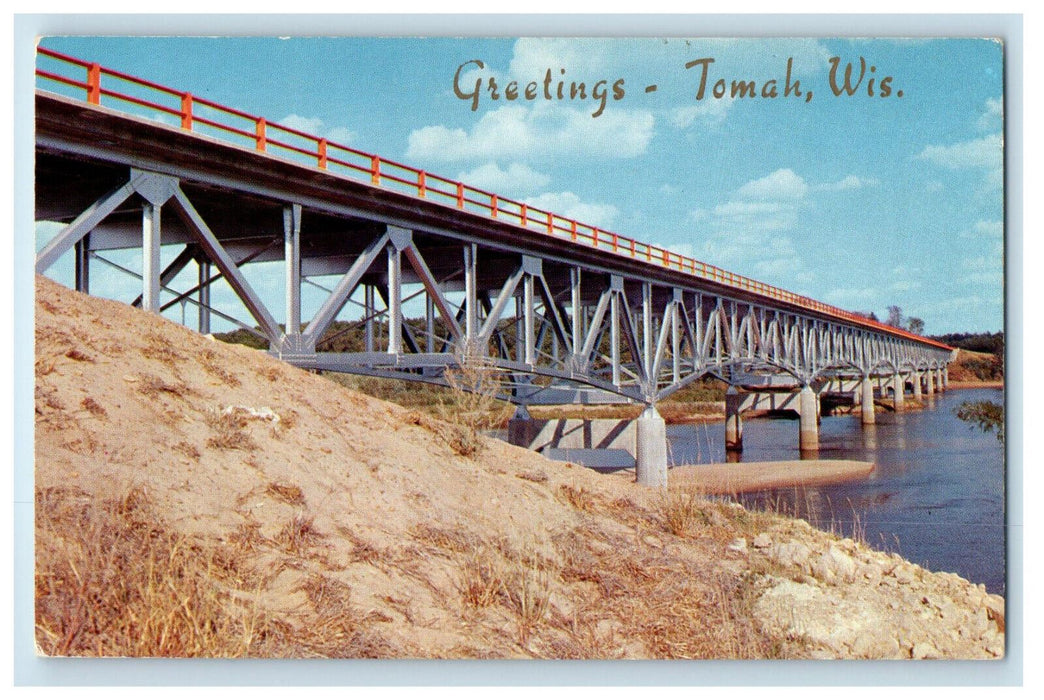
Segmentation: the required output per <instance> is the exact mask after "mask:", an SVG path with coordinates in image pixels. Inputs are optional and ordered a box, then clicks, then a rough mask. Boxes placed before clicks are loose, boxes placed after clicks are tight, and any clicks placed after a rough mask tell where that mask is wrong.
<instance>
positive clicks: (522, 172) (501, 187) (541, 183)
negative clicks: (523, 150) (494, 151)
mask: <svg viewBox="0 0 1044 700" xmlns="http://www.w3.org/2000/svg"><path fill="white" fill-rule="evenodd" d="M457 179H458V180H460V181H461V182H466V183H468V184H469V185H472V186H473V187H478V188H479V189H484V190H490V191H492V192H498V193H500V192H503V193H505V194H507V193H524V192H532V191H533V190H539V189H540V188H542V187H546V186H547V183H549V182H550V181H551V178H550V177H548V176H547V175H545V174H543V173H538V172H537V171H535V170H533V169H532V168H530V167H529V166H528V165H524V164H522V163H511V164H510V165H508V167H507V170H504V169H503V168H501V167H500V166H499V165H497V164H496V163H484V164H482V165H480V166H478V167H477V168H472V169H471V170H469V171H467V172H462V173H460V174H458V175H457Z"/></svg>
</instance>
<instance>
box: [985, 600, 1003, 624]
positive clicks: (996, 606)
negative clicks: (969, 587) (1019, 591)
mask: <svg viewBox="0 0 1044 700" xmlns="http://www.w3.org/2000/svg"><path fill="white" fill-rule="evenodd" d="M985 602H986V615H987V616H988V617H989V619H990V620H992V621H993V622H994V623H995V624H996V625H997V630H998V631H999V632H1003V631H1004V599H1003V598H1001V597H1000V596H999V595H988V596H986V601H985Z"/></svg>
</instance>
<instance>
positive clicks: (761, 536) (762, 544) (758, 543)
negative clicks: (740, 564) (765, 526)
mask: <svg viewBox="0 0 1044 700" xmlns="http://www.w3.org/2000/svg"><path fill="white" fill-rule="evenodd" d="M753 544H754V548H755V549H765V548H766V547H768V546H769V545H771V544H772V538H771V537H769V534H768V533H767V532H760V533H758V535H757V537H755V538H754V543H753Z"/></svg>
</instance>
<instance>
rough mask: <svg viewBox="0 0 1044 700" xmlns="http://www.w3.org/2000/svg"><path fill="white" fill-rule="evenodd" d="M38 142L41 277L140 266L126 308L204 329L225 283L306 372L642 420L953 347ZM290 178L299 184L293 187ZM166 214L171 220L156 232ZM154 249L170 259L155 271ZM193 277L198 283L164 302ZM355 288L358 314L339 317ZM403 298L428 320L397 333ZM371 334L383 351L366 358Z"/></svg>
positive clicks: (630, 270) (539, 247) (372, 200)
mask: <svg viewBox="0 0 1044 700" xmlns="http://www.w3.org/2000/svg"><path fill="white" fill-rule="evenodd" d="M45 102H46V101H45ZM47 124H48V125H49V127H48V129H45V130H43V133H40V134H39V136H38V148H39V149H42V150H41V151H40V153H41V154H43V155H44V157H43V158H42V159H40V160H41V163H42V166H41V168H40V169H39V170H38V173H37V178H38V189H40V191H42V192H44V193H46V196H47V198H46V201H42V202H39V203H38V216H45V217H46V216H55V217H56V218H58V219H60V220H61V221H66V222H68V223H67V224H66V226H65V227H64V228H63V229H62V230H61V231H60V233H58V235H57V236H56V237H55V238H54V239H53V240H52V241H50V242H49V243H48V244H47V245H46V246H45V247H44V248H43V249H42V250H41V252H40V253H39V254H38V256H37V262H36V268H37V271H38V272H44V271H46V270H47V269H48V268H50V267H51V266H52V265H53V264H54V263H55V262H56V261H57V260H58V259H59V258H61V257H62V256H63V255H65V254H67V253H68V254H70V255H74V256H75V258H76V266H75V270H76V279H77V282H76V284H77V287H78V288H81V289H82V290H84V291H87V290H88V289H89V287H88V282H87V280H88V279H89V273H88V267H89V263H90V261H91V260H92V259H95V256H97V255H98V253H99V251H105V250H109V249H111V248H114V247H127V246H131V247H137V248H140V249H141V250H142V252H143V254H144V261H145V262H144V265H143V270H142V274H141V275H140V276H139V277H140V278H141V284H142V288H141V289H142V290H141V294H140V295H138V296H137V297H136V298H134V299H129V300H128V301H130V302H132V303H136V304H141V305H142V306H143V307H144V308H147V309H150V310H154V311H159V310H161V309H162V308H166V307H169V306H170V305H171V304H176V303H179V302H185V301H191V303H193V304H194V305H197V306H198V307H199V308H200V309H201V311H200V317H199V326H200V330H204V328H206V329H209V320H210V314H211V313H214V314H217V315H218V316H219V317H225V315H224V314H222V313H219V312H218V311H216V310H214V309H212V308H211V306H210V298H211V294H212V288H213V286H214V285H215V284H218V283H221V284H227V285H229V287H231V289H232V290H233V291H234V292H235V294H236V296H237V297H238V298H239V299H240V300H241V301H242V302H243V305H244V307H245V308H246V309H247V311H248V312H249V313H250V315H251V317H252V318H251V322H250V323H248V324H246V325H247V326H253V327H256V328H257V332H258V333H259V334H260V335H261V336H262V337H264V338H265V339H266V340H267V341H268V345H269V351H270V352H271V353H272V354H274V355H276V356H279V357H282V358H283V359H285V360H287V361H289V362H291V363H293V364H296V365H299V366H301V367H306V368H313V369H327V370H333V371H342V372H356V373H360V374H368V375H375V376H388V377H399V378H404V379H410V380H416V381H425V382H435V383H445V382H446V379H445V371H446V370H447V368H453V367H460V366H464V365H468V364H471V363H478V364H479V365H480V366H482V367H484V368H489V369H491V370H492V371H496V372H498V373H501V374H502V375H503V376H504V378H505V386H506V387H508V388H509V390H510V392H511V394H510V395H509V396H508V398H509V399H510V400H512V401H515V402H516V403H520V404H525V403H529V402H531V401H535V400H539V398H540V395H541V394H547V393H552V392H553V390H555V389H556V388H578V387H579V388H582V387H586V388H588V389H589V390H592V391H597V392H610V393H614V394H617V395H618V396H620V397H621V399H622V400H628V401H638V402H644V403H649V404H651V403H655V402H656V401H658V400H661V399H662V398H664V397H666V396H668V395H670V394H671V393H673V392H675V391H677V390H678V389H680V388H682V387H684V386H687V385H688V384H690V383H692V382H693V381H696V380H697V379H699V378H700V377H703V376H706V375H715V376H719V377H724V378H727V379H729V380H730V381H732V380H733V378H734V377H743V376H750V375H754V374H760V375H766V374H782V375H787V376H789V377H791V378H792V379H793V382H794V383H795V385H800V386H808V385H810V384H813V383H817V382H824V381H826V380H828V379H830V378H833V377H864V378H865V377H871V376H877V375H888V376H894V375H897V374H912V373H918V372H924V371H928V370H936V369H938V368H942V367H945V365H946V364H947V363H948V362H949V361H950V359H951V358H950V351H949V350H948V349H946V348H944V347H941V346H939V345H938V344H934V343H932V342H931V341H927V340H924V341H923V342H922V341H919V340H917V339H914V338H910V337H908V335H909V334H904V335H898V334H891V333H889V332H888V330H887V329H877V328H869V327H865V326H862V325H860V324H858V323H855V322H851V321H848V320H845V319H841V318H835V317H833V316H831V315H830V314H826V313H820V312H817V311H815V310H807V309H801V308H797V307H795V306H794V305H793V304H790V303H786V302H783V301H779V300H776V299H773V298H770V297H768V296H759V295H758V294H756V293H753V292H750V291H749V290H740V289H731V288H729V287H728V286H727V285H725V284H721V283H718V282H714V281H709V280H706V279H703V278H699V277H696V276H694V275H685V274H682V273H680V272H678V271H676V270H673V271H672V270H669V269H665V268H663V267H657V266H656V265H654V264H651V263H647V262H644V261H635V260H628V259H625V258H623V257H613V256H606V255H592V251H591V250H590V249H589V248H585V247H583V246H578V245H573V244H570V243H569V242H568V241H561V242H558V243H557V244H555V245H549V242H548V240H547V237H546V236H544V237H541V236H540V235H539V234H535V233H533V232H531V231H529V232H524V233H520V232H518V231H513V230H508V229H507V228H505V226H504V225H503V224H499V223H496V222H488V221H485V223H483V222H484V220H483V219H482V217H479V216H477V215H475V216H470V217H469V216H467V215H466V212H461V211H454V212H452V213H451V214H452V215H449V214H447V213H446V212H443V211H442V210H441V209H440V208H439V207H437V206H436V207H434V208H433V207H432V206H430V205H428V204H426V203H425V204H423V205H421V204H413V205H410V204H409V203H408V202H403V201H402V200H403V197H402V195H399V194H397V193H387V195H383V194H382V192H381V191H380V189H379V188H375V187H372V186H368V187H362V186H359V185H357V184H347V181H345V183H342V185H343V186H342V189H341V190H336V189H335V188H334V187H333V185H334V184H337V183H326V182H325V180H324V178H327V179H330V178H332V179H334V180H337V179H338V178H336V176H333V175H327V174H318V173H316V172H315V171H314V169H309V168H305V167H304V166H299V165H294V164H288V163H284V162H279V172H278V173H276V174H275V175H273V176H271V177H269V176H266V175H265V174H264V173H263V172H261V171H254V172H252V173H245V172H244V169H245V168H247V167H248V166H249V165H251V163H247V162H245V157H244V162H240V161H239V160H237V159H236V157H237V149H235V148H232V147H229V146H222V145H220V144H214V143H210V142H207V143H205V144H201V143H197V141H199V139H198V137H194V136H193V135H191V134H179V133H177V132H172V133H173V135H172V133H171V132H170V130H169V129H168V130H166V132H157V133H156V134H152V136H153V137H154V138H159V136H163V135H165V136H166V138H167V139H168V140H169V141H170V143H167V144H166V145H165V146H164V147H163V149H158V150H156V151H152V150H149V149H148V148H147V147H143V148H142V149H141V150H140V151H137V152H131V153H130V155H128V153H127V152H125V151H123V150H121V149H120V148H113V149H111V150H109V151H105V149H103V148H100V147H99V146H98V143H97V142H93V141H92V142H76V139H75V134H62V133H55V129H56V127H55V123H54V122H53V121H48V122H47ZM138 126H140V125H138ZM177 141H184V142H185V143H184V144H178V143H175V142H177ZM178 145H180V146H181V147H182V150H183V151H184V153H195V152H196V151H197V150H199V151H200V152H203V153H210V154H211V155H212V158H211V160H210V161H208V160H206V159H201V158H196V159H194V160H191V161H190V160H189V159H187V158H186V157H185V156H184V155H179V156H177V157H173V156H172V157H171V159H170V160H169V161H167V162H165V163H164V161H163V154H164V153H167V154H169V153H177V149H176V146H178ZM239 150H241V149H239ZM259 157H261V158H262V159H264V158H265V157H262V156H258V154H253V153H252V154H250V160H257V159H258V158H259ZM276 160H278V159H276ZM233 163H234V164H235V167H233V165H232V164H233ZM63 164H65V165H67V167H68V170H69V177H68V178H67V179H64V178H63ZM146 166H152V167H153V168H156V169H149V168H148V167H146ZM92 168H94V169H97V171H98V174H99V176H98V178H97V179H96V180H92V178H91V174H92ZM294 168H297V169H299V170H301V171H307V172H301V173H300V178H299V180H295V179H294V175H295V171H294ZM120 171H122V173H123V175H122V179H117V178H116V175H115V173H117V172H120ZM41 178H43V182H40V179H41ZM92 183H98V184H92ZM306 183H307V186H306ZM298 184H300V188H299V191H295V186H297V185H298ZM63 188H67V189H68V190H69V193H68V195H69V196H68V197H67V198H66V199H65V200H62V198H61V195H62V193H63V192H64V191H65V189H63ZM92 188H95V189H92ZM99 190H100V191H99ZM364 190H365V191H364ZM356 191H358V192H356ZM324 193H325V195H324ZM324 196H325V198H324ZM60 202H65V204H62V205H61V207H59V203H60ZM68 202H76V203H77V206H79V207H80V209H78V210H75V209H73V208H70V207H69V206H68ZM197 203H198V206H197ZM59 209H61V211H60V212H59ZM167 211H172V212H173V213H174V214H176V215H177V216H176V218H175V219H172V220H170V221H168V220H167V219H166V218H165V217H164V216H163V215H164V214H165V213H166V212H167ZM59 213H60V216H58V214H59ZM135 219H136V220H137V221H138V222H139V223H138V226H139V228H138V230H137V232H135V230H134V226H133V223H132V222H133V221H134V220H135ZM239 221H242V222H243V224H244V225H243V226H240V225H238V224H237V222H239ZM161 226H162V228H161ZM280 244H282V245H280ZM164 245H177V246H180V247H182V249H181V251H180V254H179V255H178V256H177V257H176V258H175V259H174V262H173V263H171V264H169V265H168V266H167V268H166V269H163V270H161V269H160V266H159V251H160V247H161V246H164ZM270 260H281V261H282V262H283V264H284V266H285V267H284V270H285V275H284V278H285V287H284V288H283V289H280V290H273V289H254V288H253V287H252V286H251V284H250V283H249V282H247V280H246V277H245V276H244V275H243V272H242V268H243V267H245V266H246V265H249V264H253V263H255V262H262V261H270ZM192 263H195V264H196V265H197V266H198V268H199V283H198V284H196V285H195V286H193V287H192V288H191V289H188V290H183V291H178V290H174V289H172V288H171V284H172V282H173V280H174V278H175V277H176V276H177V274H178V272H180V271H181V270H183V269H185V268H186V267H187V266H188V265H190V264H192ZM211 266H214V267H216V268H217V273H216V274H213V275H212V274H211V273H210V267H211ZM327 276H336V282H335V283H333V287H332V288H331V289H329V292H328V294H327V296H326V298H325V300H324V301H323V302H322V303H321V304H320V306H319V308H318V310H317V311H316V312H315V314H314V316H313V317H312V318H311V319H310V320H307V319H305V318H302V316H301V313H302V312H301V299H302V297H301V290H302V287H303V285H305V284H312V285H315V286H318V287H320V288H325V287H321V285H318V284H317V283H316V282H315V280H314V279H312V278H317V277H327ZM407 287H410V288H411V289H410V290H408V289H407ZM360 288H361V291H362V293H363V294H364V296H365V302H364V303H359V302H355V301H354V300H353V295H356V294H358V293H359V292H360ZM411 290H416V291H411ZM273 293H275V294H274V296H275V298H279V296H280V295H281V296H282V298H283V299H284V300H285V302H286V303H285V308H286V315H285V317H284V319H283V321H284V323H283V324H280V323H279V322H278V321H277V319H276V317H275V315H274V314H273V313H272V311H271V310H270V309H269V306H268V304H267V303H266V299H268V298H272V297H273ZM161 295H163V297H162V298H161ZM375 295H376V297H379V298H380V299H381V301H382V303H383V308H380V307H379V305H378V304H377V303H376V299H375ZM414 299H417V300H422V301H423V309H424V311H423V312H420V314H419V315H418V314H415V317H411V316H410V313H412V311H411V310H412V309H415V306H411V303H412V300H414ZM349 302H352V303H349ZM356 306H358V307H362V311H361V312H360V311H359V310H358V309H357V308H356ZM204 310H205V311H206V313H205V315H204ZM360 314H361V315H360ZM339 320H340V321H351V322H353V323H358V324H360V325H363V326H364V327H365V330H366V333H365V336H364V337H365V342H364V343H362V344H360V346H359V348H358V349H357V350H353V351H351V352H342V353H330V352H321V351H318V350H317V348H319V347H322V346H323V343H324V341H325V340H328V338H326V336H327V334H328V332H329V331H330V329H331V328H332V327H333V324H334V323H335V322H336V321H339ZM236 322H237V323H240V324H242V323H243V322H242V321H238V320H237V321H236ZM375 331H380V332H381V333H382V334H383V335H384V337H385V338H386V342H385V343H383V345H382V346H381V347H377V344H376V342H375V339H374V333H375Z"/></svg>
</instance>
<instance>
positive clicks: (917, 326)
mask: <svg viewBox="0 0 1044 700" xmlns="http://www.w3.org/2000/svg"><path fill="white" fill-rule="evenodd" d="M906 327H907V328H909V329H910V332H911V333H916V334H917V335H924V321H922V320H921V319H919V318H917V317H916V316H910V317H908V318H907V319H906Z"/></svg>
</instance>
